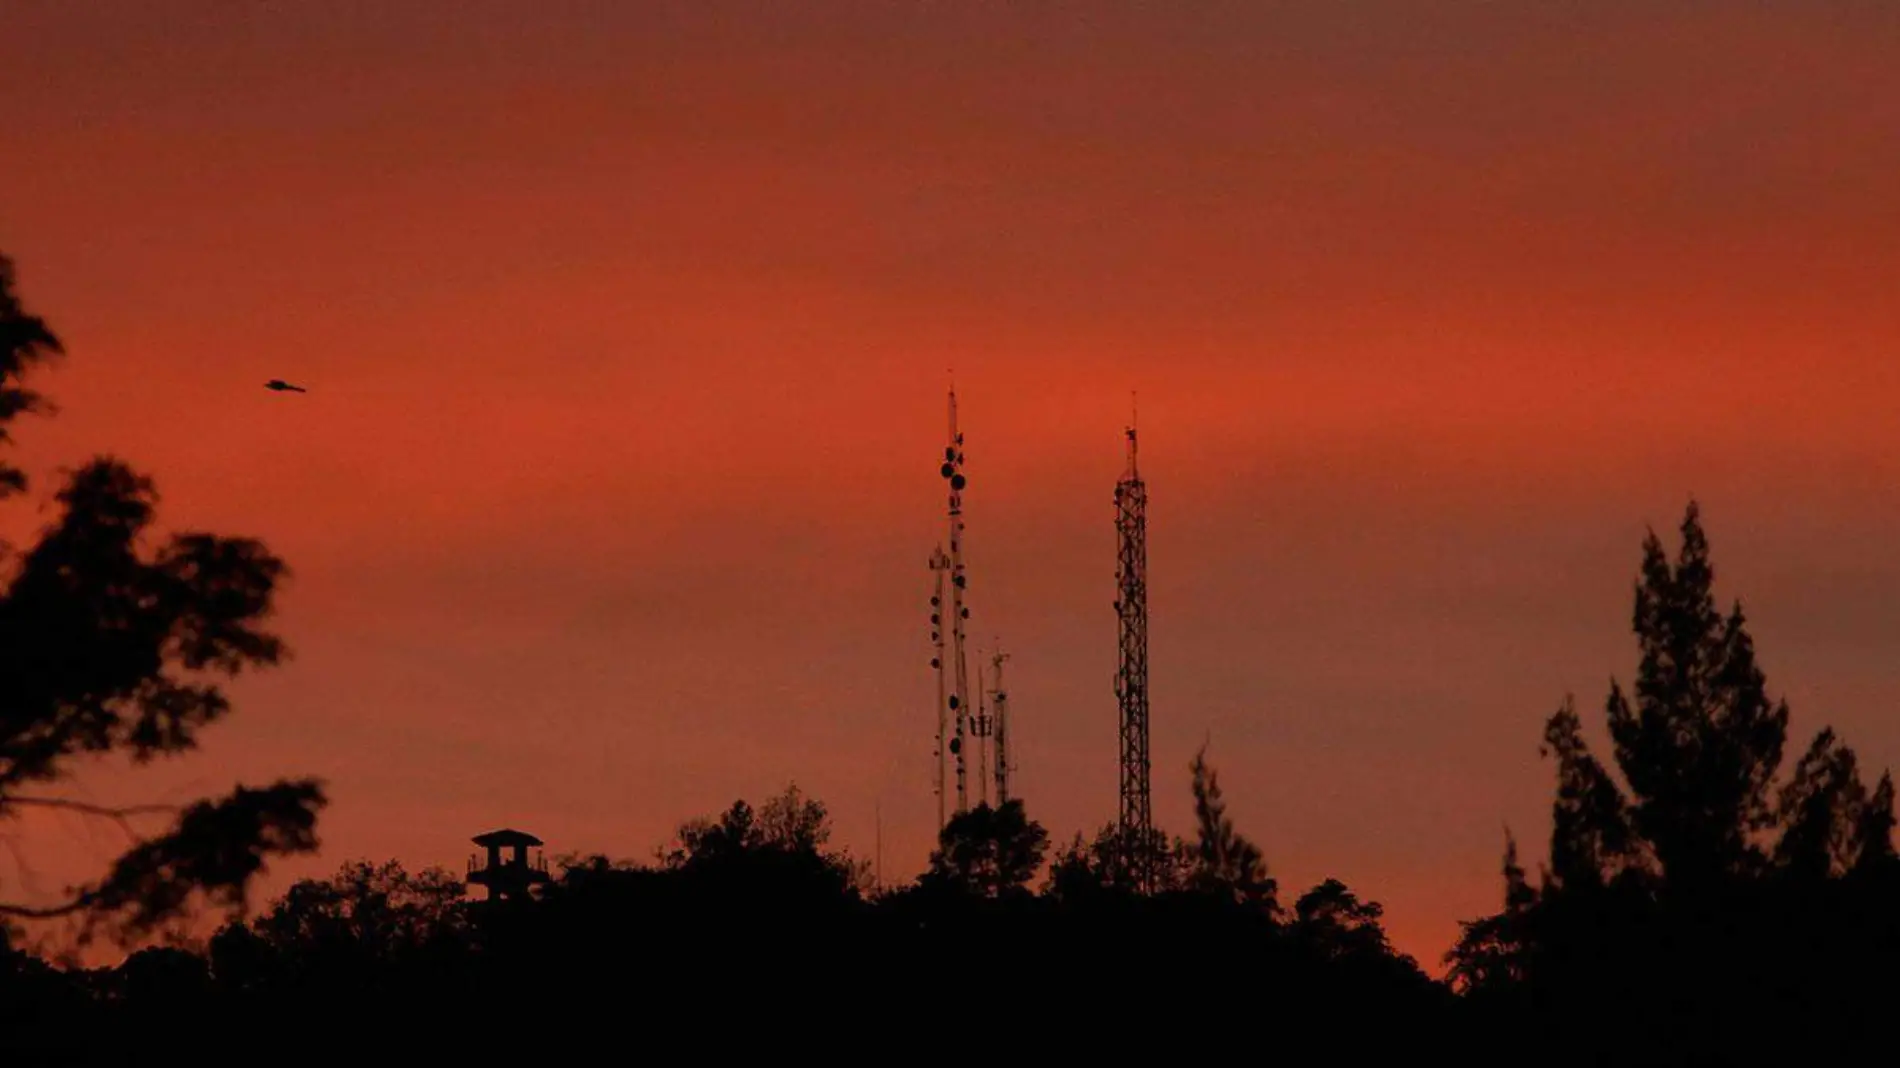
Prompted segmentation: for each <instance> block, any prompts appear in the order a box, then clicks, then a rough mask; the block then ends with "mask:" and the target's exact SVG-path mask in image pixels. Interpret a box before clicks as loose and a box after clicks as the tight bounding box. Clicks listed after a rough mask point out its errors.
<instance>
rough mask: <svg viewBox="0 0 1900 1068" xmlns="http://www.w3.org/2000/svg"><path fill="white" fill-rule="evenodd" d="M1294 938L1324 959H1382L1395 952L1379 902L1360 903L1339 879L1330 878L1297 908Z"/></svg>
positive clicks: (1294, 911)
mask: <svg viewBox="0 0 1900 1068" xmlns="http://www.w3.org/2000/svg"><path fill="white" fill-rule="evenodd" d="M1293 914H1294V920H1293V925H1294V926H1293V935H1294V937H1295V938H1297V939H1299V940H1300V942H1301V943H1303V944H1304V945H1306V946H1307V947H1309V948H1311V949H1312V950H1313V951H1314V952H1316V953H1318V954H1319V955H1320V956H1322V957H1329V958H1338V957H1347V956H1363V957H1382V956H1386V955H1389V954H1390V953H1391V952H1392V946H1391V943H1390V942H1389V941H1387V939H1386V934H1385V928H1384V927H1383V926H1382V925H1381V924H1380V922H1379V921H1380V918H1381V917H1382V916H1384V915H1385V909H1384V908H1383V907H1381V906H1380V905H1379V903H1378V902H1376V901H1360V900H1359V898H1358V896H1357V895H1355V894H1354V893H1353V892H1352V891H1351V890H1349V889H1347V888H1346V884H1345V883H1342V882H1340V881H1339V880H1338V879H1328V880H1326V881H1325V882H1323V883H1321V884H1319V885H1318V886H1316V887H1314V888H1313V889H1311V890H1308V891H1307V892H1306V893H1304V894H1302V895H1300V899H1299V901H1298V902H1297V903H1295V905H1294V906H1293Z"/></svg>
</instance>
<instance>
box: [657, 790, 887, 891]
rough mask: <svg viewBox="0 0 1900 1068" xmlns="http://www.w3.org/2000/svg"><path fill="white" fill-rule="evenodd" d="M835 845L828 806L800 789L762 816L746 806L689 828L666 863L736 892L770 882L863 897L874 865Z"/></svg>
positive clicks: (767, 808)
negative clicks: (831, 843)
mask: <svg viewBox="0 0 1900 1068" xmlns="http://www.w3.org/2000/svg"><path fill="white" fill-rule="evenodd" d="M830 840H831V817H830V815H829V814H828V813H827V812H826V811H825V806H824V805H823V804H822V803H820V802H818V801H816V800H813V799H811V798H807V797H806V796H805V795H804V793H803V792H802V791H801V790H800V789H799V788H798V785H797V784H796V783H792V784H790V785H788V786H787V787H786V788H785V790H784V791H782V792H781V793H780V794H779V795H778V796H777V797H774V798H772V799H771V800H769V801H767V802H766V804H765V806H764V807H763V808H761V809H758V810H754V809H753V807H752V806H751V805H750V804H748V803H747V802H746V801H744V800H738V801H735V802H733V804H732V806H731V807H730V808H728V809H727V810H726V811H725V812H724V813H723V814H721V815H720V816H719V818H718V819H704V818H701V819H695V820H690V821H688V822H686V823H684V824H682V825H681V826H680V828H679V831H678V834H677V836H676V840H675V842H674V844H673V845H672V846H671V848H669V849H667V850H664V851H662V853H661V855H660V862H661V865H662V867H663V868H664V869H666V870H668V871H674V872H679V873H682V874H686V875H690V876H693V877H696V878H710V879H716V880H718V881H719V882H720V883H721V885H723V886H725V887H727V888H730V889H733V890H735V891H736V890H739V889H741V888H744V887H746V886H758V887H762V886H764V885H766V884H767V883H768V882H769V883H773V884H776V885H779V886H780V887H781V889H782V890H784V891H786V892H790V891H792V890H794V889H795V888H797V887H803V888H804V889H803V890H799V891H798V892H801V893H812V894H818V895H820V896H821V897H825V896H836V895H844V896H850V897H855V896H858V895H860V894H862V893H863V891H864V890H865V889H866V887H867V886H868V882H869V877H870V872H869V865H867V864H865V863H863V862H862V861H859V860H857V859H855V858H853V857H852V856H851V854H850V853H849V852H848V851H834V850H831V849H828V848H827V846H828V844H829V843H830Z"/></svg>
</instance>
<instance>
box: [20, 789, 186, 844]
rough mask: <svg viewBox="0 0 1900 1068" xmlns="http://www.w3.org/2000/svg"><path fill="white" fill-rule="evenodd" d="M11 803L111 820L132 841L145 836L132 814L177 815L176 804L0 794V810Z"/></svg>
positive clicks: (137, 840)
mask: <svg viewBox="0 0 1900 1068" xmlns="http://www.w3.org/2000/svg"><path fill="white" fill-rule="evenodd" d="M12 805H31V806H35V807H38V808H51V809H59V810H61V811H63V812H77V813H79V814H80V815H83V816H95V817H98V818H99V819H105V820H111V821H112V822H114V823H116V824H118V825H119V829H120V830H122V831H124V832H125V836H126V837H127V838H130V839H131V840H132V841H134V842H144V841H145V836H144V835H142V834H140V833H139V832H138V830H137V829H136V828H134V827H133V826H132V819H131V818H132V817H133V816H154V815H177V814H178V812H179V811H180V810H179V807H178V806H177V805H161V804H152V805H126V806H123V807H119V808H114V807H112V806H110V805H95V804H93V803H91V802H89V801H76V800H74V799H72V798H70V797H20V796H17V795H15V796H6V795H0V811H5V810H6V809H7V808H8V807H10V806H12Z"/></svg>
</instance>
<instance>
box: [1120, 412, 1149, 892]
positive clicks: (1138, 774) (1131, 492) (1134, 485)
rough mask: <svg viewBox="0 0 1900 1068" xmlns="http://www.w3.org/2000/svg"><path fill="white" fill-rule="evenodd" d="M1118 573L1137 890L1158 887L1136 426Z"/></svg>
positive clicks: (1124, 811) (1126, 773)
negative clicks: (1150, 788)
mask: <svg viewBox="0 0 1900 1068" xmlns="http://www.w3.org/2000/svg"><path fill="white" fill-rule="evenodd" d="M1115 533H1116V535H1117V538H1118V540H1119V542H1120V553H1119V558H1118V563H1117V567H1116V571H1115V578H1116V582H1117V585H1118V593H1117V597H1116V600H1115V614H1116V616H1117V617H1118V619H1119V621H1120V628H1119V629H1120V639H1121V640H1120V650H1121V665H1120V669H1119V670H1118V671H1117V673H1116V676H1115V696H1116V698H1117V699H1118V701H1119V702H1120V704H1121V815H1120V818H1119V820H1118V822H1117V829H1118V830H1119V832H1120V838H1121V846H1122V849H1123V851H1124V864H1125V865H1126V866H1127V870H1128V874H1129V876H1130V877H1131V878H1132V879H1133V881H1134V884H1135V886H1136V887H1137V888H1138V889H1140V890H1141V891H1142V892H1144V893H1145V892H1148V891H1150V890H1152V889H1153V886H1154V872H1153V870H1152V868H1153V865H1152V860H1153V857H1152V856H1151V854H1152V852H1153V850H1152V848H1151V847H1150V842H1151V840H1152V837H1153V827H1154V821H1153V816H1152V813H1151V812H1150V810H1149V805H1148V767H1149V764H1148V488H1147V486H1146V485H1145V484H1143V482H1142V481H1141V473H1140V469H1139V468H1138V467H1137V466H1136V464H1135V426H1134V423H1133V421H1132V420H1131V421H1130V423H1129V426H1128V469H1127V471H1126V472H1125V473H1124V474H1123V475H1122V477H1121V480H1120V481H1119V482H1117V483H1116V484H1115Z"/></svg>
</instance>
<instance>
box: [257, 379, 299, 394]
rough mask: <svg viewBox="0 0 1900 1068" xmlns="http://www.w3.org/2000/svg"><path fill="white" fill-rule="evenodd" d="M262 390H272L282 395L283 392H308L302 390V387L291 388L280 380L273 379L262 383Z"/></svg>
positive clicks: (291, 386)
mask: <svg viewBox="0 0 1900 1068" xmlns="http://www.w3.org/2000/svg"><path fill="white" fill-rule="evenodd" d="M264 388H265V389H274V390H276V391H277V392H279V393H284V392H290V393H308V392H310V391H309V390H307V389H305V388H303V387H302V386H293V385H291V384H290V383H288V382H286V381H284V380H283V379H281V378H273V379H271V380H270V381H268V382H266V383H264Z"/></svg>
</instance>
